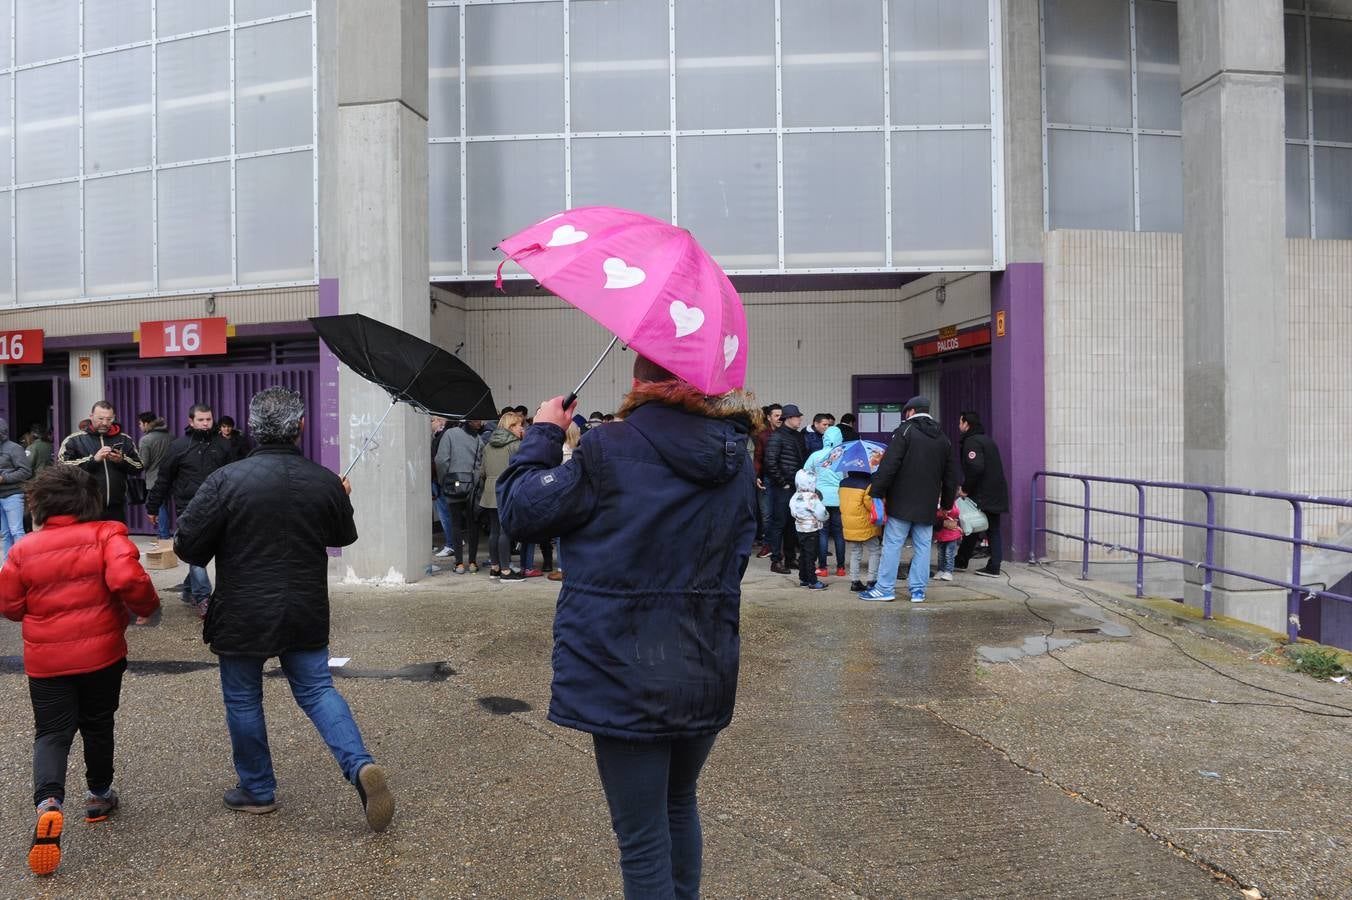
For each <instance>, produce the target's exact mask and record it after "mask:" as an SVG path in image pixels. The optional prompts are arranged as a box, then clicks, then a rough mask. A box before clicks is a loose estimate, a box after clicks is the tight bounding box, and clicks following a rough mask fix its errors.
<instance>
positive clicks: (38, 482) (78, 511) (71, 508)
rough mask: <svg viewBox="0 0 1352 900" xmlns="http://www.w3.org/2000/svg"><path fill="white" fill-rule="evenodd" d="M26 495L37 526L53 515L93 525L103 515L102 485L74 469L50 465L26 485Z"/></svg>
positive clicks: (72, 467) (82, 470)
mask: <svg viewBox="0 0 1352 900" xmlns="http://www.w3.org/2000/svg"><path fill="white" fill-rule="evenodd" d="M24 493H25V494H26V495H27V498H28V511H29V512H30V513H32V516H33V524H34V525H42V524H44V523H45V522H46V521H47V520H48V519H49V518H51V517H52V516H74V517H75V518H76V520H77V521H80V522H92V521H94V520H95V519H98V518H99V517H100V516H102V515H103V496H102V494H100V493H99V483H98V482H97V481H95V480H94V476H92V475H90V474H89V473H88V472H86V471H85V470H84V469H80V468H77V467H75V466H47V467H46V468H45V469H43V470H42V471H41V472H39V473H38V475H37V477H36V478H33V479H32V480H31V481H29V482H27V483H26V484H25V485H24Z"/></svg>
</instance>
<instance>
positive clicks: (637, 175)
mask: <svg viewBox="0 0 1352 900" xmlns="http://www.w3.org/2000/svg"><path fill="white" fill-rule="evenodd" d="M573 205H574V206H618V207H621V208H623V209H632V210H634V211H635V212H641V213H645V214H647V215H650V216H654V217H656V218H658V219H664V220H666V221H670V220H671V144H670V142H669V141H668V140H667V139H666V138H665V137H624V138H575V139H574V140H573Z"/></svg>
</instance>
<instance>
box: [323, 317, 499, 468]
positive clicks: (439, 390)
mask: <svg viewBox="0 0 1352 900" xmlns="http://www.w3.org/2000/svg"><path fill="white" fill-rule="evenodd" d="M310 324H311V325H313V326H314V329H315V331H317V332H319V336H320V337H321V338H323V339H324V343H325V344H327V345H328V347H329V349H330V350H332V351H333V355H334V356H336V357H338V359H339V360H341V361H342V362H343V364H344V365H346V366H347V367H348V368H349V369H351V370H352V371H354V372H356V373H357V374H358V375H360V376H361V377H363V378H365V379H366V380H367V381H370V382H371V383H373V384H377V385H379V386H380V387H382V388H384V389H385V390H386V391H387V392H388V393H389V395H390V409H393V408H394V404H396V403H401V402H402V403H407V404H408V405H409V406H412V407H413V408H414V409H416V410H418V411H419V412H424V413H428V414H429V415H437V416H445V417H446V418H448V419H492V418H495V417H496V416H497V414H498V407H497V404H495V403H494V402H493V392H492V390H491V389H490V388H489V387H488V385H487V384H485V383H484V380H483V379H482V378H480V377H479V375H478V373H477V372H475V371H474V370H473V369H471V368H470V367H469V366H467V365H466V364H465V363H464V361H463V360H461V359H460V358H459V357H457V356H453V355H451V354H450V353H447V352H446V351H445V350H443V349H441V348H440V347H438V346H436V345H435V344H429V343H428V342H427V341H424V340H423V339H422V338H418V337H414V336H413V335H411V334H409V333H408V332H407V331H401V330H399V329H398V328H395V327H394V326H393V325H386V324H385V323H384V322H379V321H376V320H375V319H372V318H369V317H367V316H363V315H361V314H360V313H350V314H347V315H341V316H313V317H311V319H310ZM390 409H387V410H385V415H384V416H381V417H380V421H379V422H378V423H376V427H375V428H374V429H373V430H372V432H371V435H370V436H368V437H367V443H369V442H370V440H371V437H374V436H375V433H376V432H377V431H379V430H380V426H381V425H383V424H384V423H385V417H386V416H388V415H389V414H390ZM365 452H366V444H363V445H362V448H361V450H360V451H359V452H358V453H357V456H356V458H354V459H353V460H352V464H353V465H355V464H356V462H357V459H360V458H361V456H362V453H365ZM351 469H352V465H349V466H348V471H351ZM346 474H347V473H346V472H345V473H344V475H346Z"/></svg>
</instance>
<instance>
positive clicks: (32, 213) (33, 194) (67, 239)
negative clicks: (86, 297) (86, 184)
mask: <svg viewBox="0 0 1352 900" xmlns="http://www.w3.org/2000/svg"><path fill="white" fill-rule="evenodd" d="M16 200H17V202H18V205H19V208H18V214H17V216H16V218H17V219H18V223H19V234H18V240H17V241H16V243H17V244H18V255H19V259H18V272H19V300H20V302H31V301H40V300H64V299H68V298H70V297H78V296H80V294H81V283H80V282H81V278H80V185H79V184H78V183H77V182H71V183H69V184H49V185H45V186H43V187H35V188H25V189H24V190H21V191H19V192H18V196H17V198H16Z"/></svg>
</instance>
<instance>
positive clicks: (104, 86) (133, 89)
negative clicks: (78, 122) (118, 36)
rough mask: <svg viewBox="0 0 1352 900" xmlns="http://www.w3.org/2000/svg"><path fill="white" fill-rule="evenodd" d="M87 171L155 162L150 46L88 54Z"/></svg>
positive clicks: (131, 166) (89, 172)
mask: <svg viewBox="0 0 1352 900" xmlns="http://www.w3.org/2000/svg"><path fill="white" fill-rule="evenodd" d="M84 116H85V135H84V139H85V150H84V167H85V173H86V174H89V175H92V174H95V173H98V172H115V171H117V170H118V169H134V168H137V167H138V166H148V165H150V130H151V129H150V125H151V115H150V48H149V47H136V48H133V49H131V50H120V51H118V52H117V53H104V54H101V55H99V56H91V57H89V59H87V60H85V111H84Z"/></svg>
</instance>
